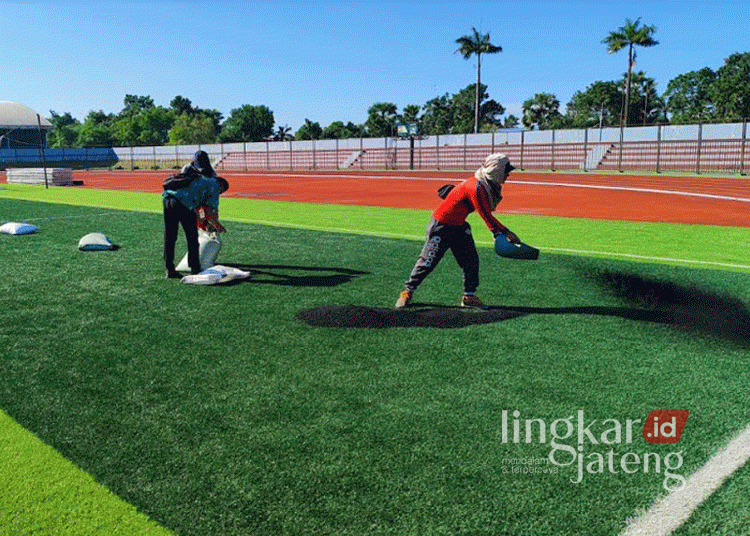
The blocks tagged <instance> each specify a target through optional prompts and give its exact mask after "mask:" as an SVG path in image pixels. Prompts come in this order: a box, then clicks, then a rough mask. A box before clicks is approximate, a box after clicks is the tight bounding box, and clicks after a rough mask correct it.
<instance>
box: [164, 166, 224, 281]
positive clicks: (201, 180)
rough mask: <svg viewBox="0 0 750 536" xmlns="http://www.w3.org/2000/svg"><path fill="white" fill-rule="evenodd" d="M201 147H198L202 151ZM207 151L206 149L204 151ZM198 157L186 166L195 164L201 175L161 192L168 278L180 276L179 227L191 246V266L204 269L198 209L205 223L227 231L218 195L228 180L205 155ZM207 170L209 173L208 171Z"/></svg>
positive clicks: (213, 227) (189, 261) (165, 261)
mask: <svg viewBox="0 0 750 536" xmlns="http://www.w3.org/2000/svg"><path fill="white" fill-rule="evenodd" d="M200 152H202V151H199V153H200ZM203 154H204V155H206V153H205V152H203ZM198 156H199V155H198V153H196V158H195V159H194V160H193V162H191V163H190V164H189V165H188V166H185V167H186V168H187V167H195V168H196V170H198V172H199V173H200V175H199V176H198V177H197V178H196V179H195V180H193V181H192V182H191V183H190V185H189V186H186V187H185V188H179V189H177V190H164V193H163V194H162V198H163V200H162V201H163V207H164V266H165V268H166V276H167V278H169V279H173V278H181V277H182V274H180V273H179V272H178V271H177V270H176V269H175V263H174V256H175V244H176V243H177V235H178V233H179V227H180V225H181V226H182V229H183V230H184V231H185V238H186V239H187V250H188V266H189V267H190V271H191V273H193V274H197V273H199V272H200V271H201V265H200V256H199V244H198V224H197V217H196V209H197V208H198V207H202V209H203V215H204V219H205V221H206V224H207V225H209V226H210V227H211V228H212V229H213V230H215V231H216V232H219V233H223V232H225V231H226V229H225V228H224V226H223V225H222V224H221V222H219V219H218V216H219V196H220V195H221V194H222V193H224V192H226V191H227V190H228V189H229V183H228V182H227V181H226V180H225V179H223V178H221V177H217V176H216V172H215V171H214V170H213V168H212V167H211V163H210V162H209V161H208V155H206V159H205V160H202V159H199V158H198ZM204 173H210V175H205V174H204Z"/></svg>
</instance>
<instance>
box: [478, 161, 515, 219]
mask: <svg viewBox="0 0 750 536" xmlns="http://www.w3.org/2000/svg"><path fill="white" fill-rule="evenodd" d="M509 165H510V166H511V167H510V169H511V170H513V169H515V168H514V167H513V166H512V165H511V164H510V159H509V158H508V156H507V155H505V154H503V153H495V154H491V155H489V156H488V157H487V158H486V159H485V161H484V164H483V165H482V167H480V168H479V169H477V170H476V171H475V172H474V176H475V177H476V178H477V180H478V181H479V182H480V183H481V184H482V186H484V189H485V190H486V191H487V195H488V196H489V199H490V205H492V207H493V208H494V207H495V206H497V204H498V203H499V202H500V200H501V199H502V187H503V183H504V182H505V179H506V178H507V176H508V174H507V172H506V168H507V167H508V166H509Z"/></svg>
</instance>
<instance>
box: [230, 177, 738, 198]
mask: <svg viewBox="0 0 750 536" xmlns="http://www.w3.org/2000/svg"><path fill="white" fill-rule="evenodd" d="M241 175H244V176H247V177H267V175H263V174H259V173H242V174H241ZM283 176H284V177H294V178H308V179H309V178H314V179H341V178H345V179H379V180H411V181H439V182H461V181H462V180H463V179H456V178H448V177H446V178H433V177H409V176H399V175H390V176H388V175H312V176H311V175H302V174H288V175H287V174H284V175H283ZM508 184H523V185H527V186H556V187H561V188H589V189H592V190H613V191H618V192H639V193H647V194H664V195H681V196H686V197H698V198H702V199H718V200H721V201H738V202H741V203H750V198H747V197H736V196H731V195H718V194H702V193H698V192H684V191H681V190H662V189H659V188H635V187H632V186H606V185H601V184H576V183H572V182H537V181H524V180H513V179H510V180H509V181H508Z"/></svg>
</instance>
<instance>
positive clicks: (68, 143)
mask: <svg viewBox="0 0 750 536" xmlns="http://www.w3.org/2000/svg"><path fill="white" fill-rule="evenodd" d="M472 30H473V33H472V34H468V35H465V36H462V37H459V38H458V39H457V40H456V43H458V44H459V45H460V47H459V49H458V50H456V53H459V54H461V55H462V56H463V57H464V58H465V59H469V58H470V57H472V56H475V57H476V59H477V81H476V83H474V84H470V85H468V86H466V87H465V88H464V89H462V90H460V91H458V92H457V93H455V94H449V93H445V94H444V95H441V96H437V97H435V98H433V99H431V100H429V101H427V102H426V103H424V104H422V105H419V104H410V105H406V106H404V108H403V110H401V111H399V110H398V107H397V105H396V104H394V103H391V102H377V103H374V104H373V105H371V106H370V107H369V108H368V110H367V119H366V121H365V122H364V123H361V124H354V123H352V122H351V121H349V122H347V123H344V122H343V121H334V122H333V123H331V124H330V125H328V126H326V127H321V125H320V123H318V122H315V121H311V120H310V119H305V122H304V124H302V125H301V126H300V127H299V128H298V129H297V131H296V132H294V133H292V131H291V129H290V128H289V127H288V126H287V125H284V126H281V125H276V123H275V120H274V115H273V111H272V110H270V109H269V108H268V107H267V106H264V105H250V104H245V105H243V106H240V107H239V108H235V109H232V110H231V112H230V114H229V117H227V118H226V119H224V117H223V115H222V113H221V112H219V111H218V110H213V109H203V108H199V107H196V106H194V105H193V103H192V102H191V101H190V99H188V98H186V97H183V96H181V95H178V96H176V97H175V98H174V99H172V101H171V102H170V103H169V107H164V106H157V105H156V104H155V103H154V101H153V99H152V98H151V97H150V96H138V95H125V99H124V103H123V104H124V106H123V109H122V110H121V111H120V112H119V113H117V114H105V113H104V112H103V111H101V110H100V111H91V112H89V114H88V115H87V116H86V118H85V119H84V120H83V121H82V122H81V121H78V120H77V119H76V118H74V117H72V116H71V114H70V113H69V112H66V113H63V114H58V113H56V112H54V111H50V114H51V117H50V118H49V121H50V122H51V123H52V125H53V128H52V130H51V131H50V133H49V136H48V143H49V146H50V147H53V148H61V147H118V146H119V147H129V146H152V145H197V144H211V143H234V142H257V141H264V140H276V141H285V140H292V139H295V140H314V139H345V138H359V137H375V138H382V137H388V136H394V135H396V129H397V126H398V125H399V124H400V123H416V124H417V125H418V129H419V132H420V134H423V135H437V134H465V133H471V132H493V131H496V130H498V129H500V128H517V127H520V126H521V125H522V126H523V127H524V128H526V129H540V130H544V129H564V128H592V127H611V126H628V125H631V126H632V125H653V124H667V123H671V124H686V123H698V122H729V121H741V120H743V119H744V118H747V117H750V52H745V53H739V52H738V53H734V54H732V55H730V56H729V57H728V58H725V60H724V65H722V66H721V67H720V68H719V69H717V70H716V71H713V70H712V69H710V68H708V67H704V68H702V69H700V70H698V71H691V72H689V73H685V74H681V75H679V76H677V77H675V78H674V79H672V80H670V81H669V83H668V84H667V86H666V90H665V91H664V93H662V94H661V95H659V94H658V93H657V91H656V86H657V82H656V80H655V79H653V78H651V77H649V76H647V74H646V73H645V72H644V71H635V72H634V71H633V67H634V66H635V60H636V49H635V47H636V46H641V47H650V46H656V45H658V41H656V40H655V39H654V33H655V31H656V28H655V27H653V26H645V25H643V26H642V25H641V24H640V19H638V20H636V21H631V20H630V19H627V20H626V23H625V25H624V26H622V27H621V28H619V29H618V30H616V31H613V32H611V33H610V34H609V35H608V36H606V37H605V38H604V39H603V40H602V43H603V44H605V45H607V52H609V53H611V54H613V53H616V52H618V51H620V50H623V49H627V50H628V70H627V72H626V73H625V74H624V75H623V77H622V78H621V79H620V80H609V81H596V82H593V83H592V84H590V85H589V86H588V87H586V88H585V89H583V90H579V91H576V92H575V93H574V94H573V96H572V98H571V100H570V102H568V103H567V104H566V106H565V111H564V112H561V111H560V106H561V104H560V101H559V100H558V98H557V97H556V95H555V94H554V93H550V92H540V93H536V94H535V95H534V96H533V97H531V98H529V99H528V100H526V101H524V103H523V105H522V117H521V118H518V117H516V116H514V115H512V114H510V115H507V116H505V115H504V114H505V111H506V110H505V108H504V107H503V106H502V105H501V104H499V103H498V102H497V101H495V100H494V99H490V97H489V93H488V87H487V85H485V84H482V83H481V75H480V72H481V60H480V59H481V56H482V54H496V53H499V52H501V51H502V48H501V47H500V46H497V45H494V44H492V43H491V42H490V36H489V34H480V33H479V32H477V31H476V29H472Z"/></svg>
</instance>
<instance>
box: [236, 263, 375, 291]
mask: <svg viewBox="0 0 750 536" xmlns="http://www.w3.org/2000/svg"><path fill="white" fill-rule="evenodd" d="M225 266H231V267H232V268H238V269H240V270H243V271H245V272H250V274H251V276H250V277H249V278H248V279H245V280H243V282H246V283H256V284H266V285H284V286H292V287H335V286H337V285H341V284H344V283H348V282H349V281H351V280H352V279H354V278H356V277H358V276H361V275H367V274H368V273H369V272H362V271H359V270H351V269H349V268H330V267H321V266H291V265H283V264H225Z"/></svg>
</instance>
